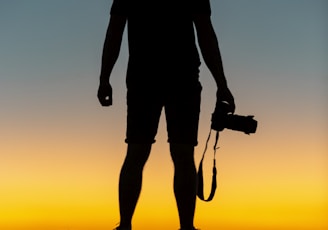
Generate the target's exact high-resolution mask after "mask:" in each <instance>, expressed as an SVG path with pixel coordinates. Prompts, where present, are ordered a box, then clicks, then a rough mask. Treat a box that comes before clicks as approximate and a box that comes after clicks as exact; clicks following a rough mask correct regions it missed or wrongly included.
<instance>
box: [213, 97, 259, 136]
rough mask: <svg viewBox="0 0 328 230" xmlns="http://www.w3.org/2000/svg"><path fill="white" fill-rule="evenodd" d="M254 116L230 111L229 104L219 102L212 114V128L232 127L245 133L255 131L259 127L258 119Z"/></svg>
mask: <svg viewBox="0 0 328 230" xmlns="http://www.w3.org/2000/svg"><path fill="white" fill-rule="evenodd" d="M253 118H254V116H251V115H249V116H241V115H235V114H231V113H229V109H228V104H227V103H225V102H223V101H222V102H219V103H217V104H216V107H215V111H214V113H213V114H212V120H211V121H212V123H211V128H212V129H214V130H216V131H222V130H223V129H225V128H227V129H231V130H236V131H240V132H244V133H245V134H251V133H255V132H256V129H257V121H256V120H254V119H253Z"/></svg>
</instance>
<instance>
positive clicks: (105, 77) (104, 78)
mask: <svg viewBox="0 0 328 230" xmlns="http://www.w3.org/2000/svg"><path fill="white" fill-rule="evenodd" d="M125 24H126V17H125V16H121V15H111V17H110V21H109V25H108V29H107V33H106V38H105V42H104V47H103V53H102V62H101V72H100V84H99V89H98V99H99V101H100V103H101V104H102V105H103V106H110V105H112V88H111V86H110V84H109V78H110V75H111V72H112V70H113V67H114V65H115V63H116V60H117V58H118V56H119V53H120V48H121V43H122V37H123V32H124V28H125Z"/></svg>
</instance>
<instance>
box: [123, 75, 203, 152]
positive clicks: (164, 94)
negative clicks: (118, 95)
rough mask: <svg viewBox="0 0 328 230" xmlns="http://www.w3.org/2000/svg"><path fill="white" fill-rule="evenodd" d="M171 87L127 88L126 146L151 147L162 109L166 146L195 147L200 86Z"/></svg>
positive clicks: (196, 82)
mask: <svg viewBox="0 0 328 230" xmlns="http://www.w3.org/2000/svg"><path fill="white" fill-rule="evenodd" d="M172 85H173V84H172ZM172 85H168V86H164V85H163V84H162V85H158V84H157V85H156V86H154V85H144V86H140V87H128V91H127V108H128V111H127V130H126V140H125V142H126V143H138V144H140V143H142V144H144V143H149V144H152V143H154V142H155V136H156V134H157V129H158V123H159V119H160V116H161V111H162V108H164V111H165V118H166V128H167V134H168V142H169V143H177V144H190V145H193V146H196V145H197V143H198V142H197V136H198V123H199V113H200V102H201V91H202V86H201V84H200V82H199V81H198V80H197V81H195V82H194V83H192V84H183V85H182V84H180V85H179V84H174V85H173V86H172Z"/></svg>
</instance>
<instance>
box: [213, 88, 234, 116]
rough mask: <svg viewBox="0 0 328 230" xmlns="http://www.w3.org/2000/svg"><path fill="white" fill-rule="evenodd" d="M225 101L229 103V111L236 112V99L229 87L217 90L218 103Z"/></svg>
mask: <svg viewBox="0 0 328 230" xmlns="http://www.w3.org/2000/svg"><path fill="white" fill-rule="evenodd" d="M221 101H225V102H227V103H228V111H229V112H231V113H234V112H235V109H236V106H235V100H234V98H233V95H232V93H231V92H230V90H229V88H228V87H224V88H220V89H218V90H217V92H216V103H218V102H221Z"/></svg>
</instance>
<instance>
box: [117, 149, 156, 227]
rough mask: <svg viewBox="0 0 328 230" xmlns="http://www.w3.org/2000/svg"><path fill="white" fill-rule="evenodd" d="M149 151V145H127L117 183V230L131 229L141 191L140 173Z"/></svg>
mask: <svg viewBox="0 0 328 230" xmlns="http://www.w3.org/2000/svg"><path fill="white" fill-rule="evenodd" d="M150 150H151V144H128V150H127V154H126V157H125V161H124V163H123V166H122V169H121V174H120V181H119V203H120V217H121V220H120V228H119V229H122V230H125V229H131V222H132V216H133V213H134V210H135V207H136V205H137V202H138V198H139V194H140V191H141V185H142V171H143V168H144V165H145V163H146V161H147V159H148V157H149V154H150Z"/></svg>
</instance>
